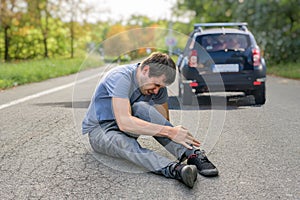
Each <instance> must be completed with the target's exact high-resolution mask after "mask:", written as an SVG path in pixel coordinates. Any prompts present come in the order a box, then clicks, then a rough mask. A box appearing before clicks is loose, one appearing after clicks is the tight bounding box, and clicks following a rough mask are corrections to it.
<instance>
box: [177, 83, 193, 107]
mask: <svg viewBox="0 0 300 200" xmlns="http://www.w3.org/2000/svg"><path fill="white" fill-rule="evenodd" d="M180 88H181V89H180V90H181V99H182V104H183V105H192V103H193V98H194V97H195V94H194V92H193V90H192V88H191V86H190V85H189V84H188V83H182V84H181V86H180Z"/></svg>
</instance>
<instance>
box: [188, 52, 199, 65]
mask: <svg viewBox="0 0 300 200" xmlns="http://www.w3.org/2000/svg"><path fill="white" fill-rule="evenodd" d="M188 64H189V66H190V67H197V65H198V53H197V51H196V50H192V51H191V53H190V56H189V63H188Z"/></svg>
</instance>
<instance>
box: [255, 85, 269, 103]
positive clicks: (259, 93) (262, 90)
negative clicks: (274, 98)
mask: <svg viewBox="0 0 300 200" xmlns="http://www.w3.org/2000/svg"><path fill="white" fill-rule="evenodd" d="M252 95H253V96H254V99H255V104H256V105H263V104H265V102H266V86H265V85H262V86H261V87H259V89H257V90H254V91H252Z"/></svg>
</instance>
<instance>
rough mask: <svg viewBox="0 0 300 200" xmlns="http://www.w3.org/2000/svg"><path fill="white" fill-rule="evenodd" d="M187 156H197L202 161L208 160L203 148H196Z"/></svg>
mask: <svg viewBox="0 0 300 200" xmlns="http://www.w3.org/2000/svg"><path fill="white" fill-rule="evenodd" d="M189 158H199V159H200V160H203V161H208V159H207V157H206V155H205V151H204V150H196V151H195V153H194V154H192V155H190V156H189Z"/></svg>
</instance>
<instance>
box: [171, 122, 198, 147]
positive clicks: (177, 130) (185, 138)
mask: <svg viewBox="0 0 300 200" xmlns="http://www.w3.org/2000/svg"><path fill="white" fill-rule="evenodd" d="M173 129H174V130H173V131H172V132H173V134H171V135H170V139H171V140H173V141H174V142H176V143H178V144H182V145H183V146H185V147H186V148H188V149H192V147H191V146H190V145H193V146H196V147H200V141H198V140H197V139H195V138H194V136H193V135H192V134H190V133H189V132H188V130H187V129H186V128H184V127H183V126H181V125H180V126H175V127H173Z"/></svg>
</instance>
